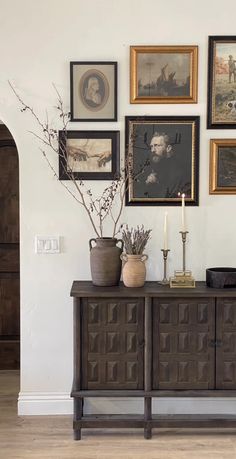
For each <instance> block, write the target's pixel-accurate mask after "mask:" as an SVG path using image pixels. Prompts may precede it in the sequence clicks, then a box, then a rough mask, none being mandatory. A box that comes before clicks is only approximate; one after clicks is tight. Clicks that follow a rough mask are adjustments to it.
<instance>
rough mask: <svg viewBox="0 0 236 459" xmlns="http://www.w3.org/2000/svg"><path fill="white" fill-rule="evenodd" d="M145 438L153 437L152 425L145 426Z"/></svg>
mask: <svg viewBox="0 0 236 459" xmlns="http://www.w3.org/2000/svg"><path fill="white" fill-rule="evenodd" d="M144 438H145V439H146V440H150V438H152V428H151V426H149V427H145V429H144Z"/></svg>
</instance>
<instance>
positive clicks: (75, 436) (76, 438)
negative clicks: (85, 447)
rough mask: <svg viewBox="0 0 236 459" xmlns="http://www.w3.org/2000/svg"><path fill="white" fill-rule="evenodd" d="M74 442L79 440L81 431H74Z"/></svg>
mask: <svg viewBox="0 0 236 459" xmlns="http://www.w3.org/2000/svg"><path fill="white" fill-rule="evenodd" d="M74 440H81V429H74Z"/></svg>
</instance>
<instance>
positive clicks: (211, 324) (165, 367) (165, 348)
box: [153, 298, 215, 390]
mask: <svg viewBox="0 0 236 459" xmlns="http://www.w3.org/2000/svg"><path fill="white" fill-rule="evenodd" d="M214 343H215V301H214V299H209V298H199V299H197V298H182V299H181V298H177V299H173V298H162V299H154V304H153V388H154V389H163V390H164V389H166V390H168V389H169V390H178V389H186V390H187V389H195V390H196V389H199V390H200V389H202V390H204V389H214V386H215V381H214V379H215V347H214Z"/></svg>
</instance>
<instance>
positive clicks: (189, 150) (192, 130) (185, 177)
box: [126, 116, 200, 206]
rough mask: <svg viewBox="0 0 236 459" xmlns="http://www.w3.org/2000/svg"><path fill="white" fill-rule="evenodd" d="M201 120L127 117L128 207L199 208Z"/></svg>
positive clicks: (179, 117)
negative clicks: (183, 206) (183, 204)
mask: <svg viewBox="0 0 236 459" xmlns="http://www.w3.org/2000/svg"><path fill="white" fill-rule="evenodd" d="M199 123H200V118H199V116H176V117H173V116H172V117H170V116H144V117H141V116H127V117H126V158H127V160H128V164H129V165H130V166H129V173H128V177H127V178H128V186H127V194H126V204H127V205H131V206H135V205H165V206H167V205H171V206H172V205H180V204H181V197H180V196H178V193H180V194H182V193H185V196H186V204H187V205H194V206H197V205H198V170H199V165H198V163H199Z"/></svg>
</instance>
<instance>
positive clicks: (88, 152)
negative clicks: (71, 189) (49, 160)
mask: <svg viewBox="0 0 236 459" xmlns="http://www.w3.org/2000/svg"><path fill="white" fill-rule="evenodd" d="M68 143H70V145H68ZM69 148H70V151H71V157H72V159H71V162H70V163H68V151H69V150H68V149H69ZM88 162H89V163H90V164H88ZM86 163H87V164H86ZM108 163H110V167H109V164H108ZM79 166H81V170H79V169H80V168H79ZM89 169H91V171H90V170H89ZM119 172H120V131H67V132H65V131H59V179H60V180H71V179H72V180H73V179H75V180H114V179H115V178H116V177H117V176H118V175H119Z"/></svg>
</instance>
